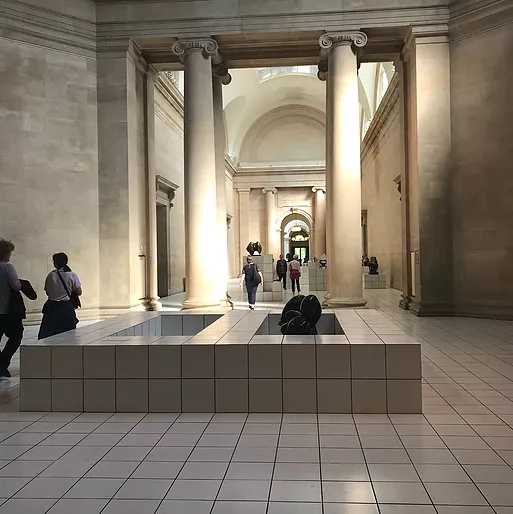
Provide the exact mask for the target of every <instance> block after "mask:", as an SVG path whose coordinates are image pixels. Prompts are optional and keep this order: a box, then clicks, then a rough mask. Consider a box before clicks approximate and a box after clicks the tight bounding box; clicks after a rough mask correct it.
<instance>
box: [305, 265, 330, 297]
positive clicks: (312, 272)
mask: <svg viewBox="0 0 513 514" xmlns="http://www.w3.org/2000/svg"><path fill="white" fill-rule="evenodd" d="M327 273H328V270H327V269H326V268H321V267H320V265H319V263H318V262H311V263H310V264H309V266H308V281H309V286H310V291H326V288H327V283H328V282H327V280H328V277H327Z"/></svg>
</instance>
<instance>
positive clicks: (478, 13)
mask: <svg viewBox="0 0 513 514" xmlns="http://www.w3.org/2000/svg"><path fill="white" fill-rule="evenodd" d="M450 13H451V21H450V23H449V35H450V39H451V43H452V42H456V41H459V40H462V39H466V38H468V37H472V36H475V35H477V34H481V33H483V32H487V31H489V30H493V29H495V28H499V27H502V26H504V25H508V24H511V23H513V2H511V0H458V1H455V2H452V3H451V6H450Z"/></svg>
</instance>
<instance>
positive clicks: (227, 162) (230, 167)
mask: <svg viewBox="0 0 513 514" xmlns="http://www.w3.org/2000/svg"><path fill="white" fill-rule="evenodd" d="M224 166H225V170H226V172H227V173H229V175H230V177H231V178H232V180H233V176H234V175H235V173H237V166H236V165H235V163H234V162H233V160H232V158H231V157H230V155H228V154H227V153H225V154H224Z"/></svg>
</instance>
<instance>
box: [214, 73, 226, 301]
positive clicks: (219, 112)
mask: <svg viewBox="0 0 513 514" xmlns="http://www.w3.org/2000/svg"><path fill="white" fill-rule="evenodd" d="M230 82H231V76H230V74H229V73H228V70H227V69H226V68H225V67H224V66H222V65H218V66H214V69H213V75H212V88H213V89H212V91H213V98H214V131H215V147H216V150H215V151H216V196H217V241H218V243H217V245H216V261H217V262H218V264H219V267H218V268H217V275H216V276H217V278H218V279H219V284H218V295H219V300H220V301H221V302H226V299H227V298H228V276H229V273H228V230H227V228H228V227H227V223H226V176H225V164H224V162H225V161H224V157H225V150H226V135H225V125H224V107H223V84H225V85H228V84H229V83H230Z"/></svg>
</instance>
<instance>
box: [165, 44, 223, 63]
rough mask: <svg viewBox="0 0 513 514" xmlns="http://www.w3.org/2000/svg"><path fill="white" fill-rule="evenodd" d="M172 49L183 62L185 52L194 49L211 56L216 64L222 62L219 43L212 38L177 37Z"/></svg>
mask: <svg viewBox="0 0 513 514" xmlns="http://www.w3.org/2000/svg"><path fill="white" fill-rule="evenodd" d="M171 51H172V52H173V53H174V54H175V55H178V57H179V58H180V61H181V62H183V59H184V57H185V54H186V53H187V52H192V51H200V52H202V53H203V54H204V55H205V56H208V57H211V58H212V61H213V62H214V64H218V63H220V62H221V60H222V59H221V57H220V55H219V45H218V44H217V41H216V40H215V39H212V38H185V39H177V40H176V41H175V42H174V43H173V44H172V45H171Z"/></svg>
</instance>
